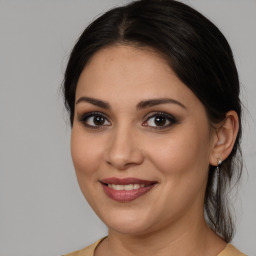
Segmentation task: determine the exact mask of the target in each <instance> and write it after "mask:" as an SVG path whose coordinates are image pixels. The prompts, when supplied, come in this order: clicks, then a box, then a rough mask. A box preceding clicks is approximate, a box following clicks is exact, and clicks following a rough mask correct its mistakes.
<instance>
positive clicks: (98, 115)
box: [79, 112, 111, 129]
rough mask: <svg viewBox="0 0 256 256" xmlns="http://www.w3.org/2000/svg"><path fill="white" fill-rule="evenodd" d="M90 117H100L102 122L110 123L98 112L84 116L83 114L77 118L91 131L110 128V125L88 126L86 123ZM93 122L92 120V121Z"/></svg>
mask: <svg viewBox="0 0 256 256" xmlns="http://www.w3.org/2000/svg"><path fill="white" fill-rule="evenodd" d="M90 117H94V118H95V117H101V118H103V119H104V122H105V121H107V122H108V123H110V122H109V121H108V118H107V117H106V116H105V115H103V114H102V113H100V112H90V113H86V114H84V115H83V116H82V117H81V118H79V121H81V122H82V123H83V124H84V125H85V126H86V127H88V128H91V129H100V128H102V127H103V126H110V125H111V124H110V125H90V124H88V123H87V122H88V119H89V118H90ZM93 121H94V120H93Z"/></svg>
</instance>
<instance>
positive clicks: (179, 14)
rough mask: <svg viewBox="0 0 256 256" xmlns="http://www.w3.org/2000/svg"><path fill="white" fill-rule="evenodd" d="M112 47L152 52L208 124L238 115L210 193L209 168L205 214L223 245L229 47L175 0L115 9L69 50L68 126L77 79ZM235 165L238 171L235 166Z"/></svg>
mask: <svg viewBox="0 0 256 256" xmlns="http://www.w3.org/2000/svg"><path fill="white" fill-rule="evenodd" d="M113 45H129V46H133V47H136V48H141V49H143V48H151V49H153V50H154V51H156V52H157V53H159V55H161V56H162V57H163V58H164V59H165V60H166V61H167V63H168V64H169V66H170V68H171V69H172V70H173V71H174V72H175V73H176V75H177V77H179V79H180V80H181V81H182V82H183V83H184V84H185V85H186V86H187V87H188V88H189V89H190V90H191V91H193V93H194V94H195V95H196V96H197V97H198V99H199V100H200V101H201V102H202V104H203V105H204V107H205V109H206V112H207V115H208V119H209V123H210V124H214V123H218V122H220V121H223V120H224V119H225V114H226V112H228V111H229V110H234V111H236V112H237V114H238V117H239V126H240V129H239V132H238V135H237V139H236V142H235V145H234V147H233V150H232V152H231V154H230V155H229V157H228V158H227V159H226V160H225V161H224V162H223V163H222V165H221V171H220V174H219V178H218V186H217V189H215V186H214V184H215V176H216V167H215V166H211V165H210V166H209V175H208V184H207V188H206V194H205V203H204V209H205V215H206V219H207V221H208V224H209V226H210V227H211V228H212V229H213V230H214V231H215V232H216V233H218V234H219V235H221V236H222V237H223V238H224V239H225V240H226V241H227V242H229V241H230V240H231V239H232V236H233V233H234V229H233V222H232V218H231V214H230V211H229V207H228V204H227V195H226V191H227V189H228V187H229V185H230V182H231V180H232V178H234V177H236V178H237V180H239V178H240V176H241V167H240V166H241V161H240V160H239V158H238V157H237V158H235V155H236V154H237V153H239V152H240V137H241V103H240V99H239V93H240V92H239V91H240V89H239V79H238V73H237V69H236V66H235V63H234V59H233V54H232V51H231V48H230V46H229V44H228V42H227V40H226V39H225V37H224V36H223V34H222V33H221V32H220V30H219V29H218V28H217V27H216V26H215V25H214V24H213V23H212V22H211V21H209V20H208V19H207V18H205V17H204V16H203V15H202V14H200V13H199V12H197V11H196V10H194V9H193V8H191V7H189V6H187V5H185V4H183V3H181V2H178V1H174V0H140V1H134V2H131V3H130V4H127V5H125V6H123V7H117V8H114V9H112V10H110V11H108V12H106V13H105V14H103V15H102V16H100V17H99V18H97V19H96V20H95V21H93V22H92V23H91V24H90V25H89V26H88V27H87V28H86V29H85V30H84V32H83V33H82V34H81V36H80V38H79V40H78V41H77V43H76V45H75V47H74V48H73V50H72V53H71V55H70V59H69V61H68V65H67V69H66V72H65V77H64V82H63V93H64V98H65V105H66V108H67V110H68V112H69V114H70V123H71V126H72V124H73V118H74V106H75V93H76V86H77V82H78V79H79V77H80V75H81V73H82V71H83V69H84V68H85V67H86V64H87V63H88V61H89V60H90V58H92V56H93V55H94V54H95V53H96V52H98V51H99V50H101V49H103V48H106V47H109V46H113ZM236 167H237V168H236Z"/></svg>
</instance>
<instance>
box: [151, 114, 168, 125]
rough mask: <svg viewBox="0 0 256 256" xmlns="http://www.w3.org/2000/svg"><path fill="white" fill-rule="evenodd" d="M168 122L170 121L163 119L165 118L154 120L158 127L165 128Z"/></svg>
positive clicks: (157, 117)
mask: <svg viewBox="0 0 256 256" xmlns="http://www.w3.org/2000/svg"><path fill="white" fill-rule="evenodd" d="M167 121H168V120H167V119H166V117H163V116H156V117H155V118H154V123H155V125H156V126H164V125H165V124H166V122H167Z"/></svg>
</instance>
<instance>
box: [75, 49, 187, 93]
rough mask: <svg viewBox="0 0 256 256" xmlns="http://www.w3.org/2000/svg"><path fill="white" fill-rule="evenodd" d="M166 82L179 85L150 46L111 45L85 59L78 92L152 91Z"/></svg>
mask: <svg viewBox="0 0 256 256" xmlns="http://www.w3.org/2000/svg"><path fill="white" fill-rule="evenodd" d="M166 83H169V85H170V87H171V85H172V84H175V83H180V84H182V82H181V81H180V80H179V79H178V77H177V76H176V74H175V73H174V72H173V71H172V69H171V68H170V67H169V65H168V64H167V62H166V61H165V60H164V58H162V57H161V56H160V54H158V53H157V52H155V51H153V50H152V49H150V48H143V49H138V48H134V47H132V46H111V47H108V48H104V49H102V50H100V51H98V52H97V53H96V54H95V55H94V56H93V57H92V58H91V60H90V61H89V62H88V64H87V65H86V67H85V68H84V70H83V72H82V74H81V76H80V78H79V81H78V85H77V93H78V94H80V93H81V91H84V90H86V92H87V93H90V92H91V91H95V90H98V89H104V90H108V89H110V90H115V92H117V91H119V90H125V89H136V90H137V91H139V90H140V89H147V90H146V91H152V90H156V89H157V90H160V85H166ZM183 86H185V85H183ZM134 87H135V88H134ZM185 87H186V86H185ZM162 89H163V88H162ZM145 93H146V92H145Z"/></svg>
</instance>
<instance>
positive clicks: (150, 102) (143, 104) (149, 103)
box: [136, 98, 186, 110]
mask: <svg viewBox="0 0 256 256" xmlns="http://www.w3.org/2000/svg"><path fill="white" fill-rule="evenodd" d="M168 103H172V104H177V105H179V106H180V107H182V108H184V109H186V107H185V105H183V104H182V103H180V102H179V101H177V100H174V99H170V98H160V99H150V100H145V101H141V102H140V103H138V104H137V106H136V108H137V110H140V109H144V108H148V107H153V106H156V105H161V104H168Z"/></svg>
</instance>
